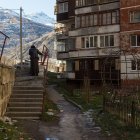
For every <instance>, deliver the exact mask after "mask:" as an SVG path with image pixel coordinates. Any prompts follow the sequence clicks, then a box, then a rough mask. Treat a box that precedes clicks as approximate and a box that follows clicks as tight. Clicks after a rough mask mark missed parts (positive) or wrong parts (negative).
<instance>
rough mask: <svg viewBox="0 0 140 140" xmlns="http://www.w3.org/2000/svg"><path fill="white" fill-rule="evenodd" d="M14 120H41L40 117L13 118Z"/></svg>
mask: <svg viewBox="0 0 140 140" xmlns="http://www.w3.org/2000/svg"><path fill="white" fill-rule="evenodd" d="M12 119H13V120H14V119H16V120H39V119H40V116H39V117H12Z"/></svg>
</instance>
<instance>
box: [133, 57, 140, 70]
mask: <svg viewBox="0 0 140 140" xmlns="http://www.w3.org/2000/svg"><path fill="white" fill-rule="evenodd" d="M131 69H132V70H140V59H137V60H131Z"/></svg>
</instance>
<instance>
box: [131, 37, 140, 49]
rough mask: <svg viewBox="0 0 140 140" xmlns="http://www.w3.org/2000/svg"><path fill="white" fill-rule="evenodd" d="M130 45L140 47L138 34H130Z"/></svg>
mask: <svg viewBox="0 0 140 140" xmlns="http://www.w3.org/2000/svg"><path fill="white" fill-rule="evenodd" d="M131 47H140V35H131Z"/></svg>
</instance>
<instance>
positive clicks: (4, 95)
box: [0, 64, 15, 117]
mask: <svg viewBox="0 0 140 140" xmlns="http://www.w3.org/2000/svg"><path fill="white" fill-rule="evenodd" d="M14 81H15V69H14V68H13V67H12V66H6V65H4V64H0V117H2V116H4V114H5V112H6V108H7V104H8V102H9V98H10V96H11V94H12V87H13V85H14Z"/></svg>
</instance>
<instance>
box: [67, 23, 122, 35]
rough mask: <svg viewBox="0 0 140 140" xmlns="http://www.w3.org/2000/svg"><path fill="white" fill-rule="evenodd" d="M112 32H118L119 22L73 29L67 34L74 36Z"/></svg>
mask: <svg viewBox="0 0 140 140" xmlns="http://www.w3.org/2000/svg"><path fill="white" fill-rule="evenodd" d="M113 32H120V25H119V24H117V25H108V26H94V27H87V28H80V29H75V30H73V31H69V36H70V37H76V36H86V35H94V34H101V33H102V34H106V33H113Z"/></svg>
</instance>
